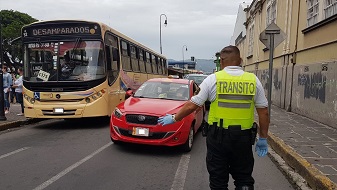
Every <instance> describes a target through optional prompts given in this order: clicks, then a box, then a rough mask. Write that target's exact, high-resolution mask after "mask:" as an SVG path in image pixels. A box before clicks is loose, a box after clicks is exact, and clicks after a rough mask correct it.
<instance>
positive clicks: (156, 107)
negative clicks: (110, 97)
mask: <svg viewBox="0 0 337 190" xmlns="http://www.w3.org/2000/svg"><path fill="white" fill-rule="evenodd" d="M186 102H187V101H186V100H185V101H177V100H166V99H153V98H135V97H130V98H128V99H127V100H125V102H124V103H122V104H120V105H119V106H118V108H119V109H120V110H121V111H122V112H125V113H133V114H134V113H142V114H150V115H164V114H166V113H170V114H172V113H175V112H177V111H178V110H179V109H180V108H181V107H182V106H183V105H184V104H185V103H186Z"/></svg>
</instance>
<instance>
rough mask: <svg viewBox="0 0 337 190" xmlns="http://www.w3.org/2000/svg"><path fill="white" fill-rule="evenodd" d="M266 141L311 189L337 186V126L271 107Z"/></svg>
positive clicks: (334, 187) (320, 189)
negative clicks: (336, 127) (335, 127)
mask: <svg viewBox="0 0 337 190" xmlns="http://www.w3.org/2000/svg"><path fill="white" fill-rule="evenodd" d="M269 132H270V134H269V138H268V143H269V145H270V146H271V147H272V148H273V150H274V151H275V152H276V153H277V154H279V155H280V156H281V157H282V158H283V159H284V160H285V162H286V163H287V164H288V165H290V166H291V167H292V168H293V169H295V171H296V172H297V173H299V174H300V175H301V176H302V177H303V178H304V179H305V180H306V181H307V183H308V184H309V185H310V187H311V188H312V189H319V190H323V189H324V190H325V189H334V190H335V189H337V186H336V183H337V129H334V128H332V127H329V126H326V125H324V124H321V123H318V122H316V121H313V120H311V119H308V118H306V117H303V116H301V115H297V114H294V113H292V112H286V111H285V110H283V109H280V108H278V107H276V106H273V107H272V111H271V123H270V127H269Z"/></svg>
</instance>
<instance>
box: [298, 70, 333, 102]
mask: <svg viewBox="0 0 337 190" xmlns="http://www.w3.org/2000/svg"><path fill="white" fill-rule="evenodd" d="M297 82H298V85H299V86H304V99H306V98H308V99H309V98H316V100H319V101H321V102H322V103H325V90H326V76H324V75H322V73H321V72H318V73H313V74H298V79H297Z"/></svg>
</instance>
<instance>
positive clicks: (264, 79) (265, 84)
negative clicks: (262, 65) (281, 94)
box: [260, 70, 269, 90]
mask: <svg viewBox="0 0 337 190" xmlns="http://www.w3.org/2000/svg"><path fill="white" fill-rule="evenodd" d="M268 79H269V72H268V70H262V71H261V77H260V81H261V84H262V85H263V88H264V89H265V90H268V86H269V84H268V83H269V80H268Z"/></svg>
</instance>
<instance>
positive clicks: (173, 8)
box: [0, 0, 241, 60]
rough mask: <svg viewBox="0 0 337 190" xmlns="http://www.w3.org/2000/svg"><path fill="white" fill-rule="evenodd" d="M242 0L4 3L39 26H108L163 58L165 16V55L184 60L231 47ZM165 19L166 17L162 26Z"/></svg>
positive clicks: (25, 0)
mask: <svg viewBox="0 0 337 190" xmlns="http://www.w3.org/2000/svg"><path fill="white" fill-rule="evenodd" d="M239 3H241V2H238V1H237V0H226V1H224V0H212V1H206V0H72V1H70V0H57V1H55V0H29V1H28V0H15V1H14V0H13V1H9V0H0V4H1V9H7V10H10V9H12V10H17V11H20V12H23V13H27V14H29V15H31V16H32V17H34V18H36V19H38V20H53V19H84V20H92V21H98V22H103V23H105V24H107V25H109V26H111V27H113V28H114V29H116V30H118V31H120V32H122V33H124V34H126V35H127V36H129V37H131V38H133V39H135V40H136V41H138V42H140V43H142V44H144V45H146V46H148V47H150V48H151V49H153V50H155V51H157V52H159V51H160V50H159V24H160V14H166V15H167V18H168V25H167V27H164V25H163V24H162V46H163V54H164V55H166V57H167V58H170V59H176V60H181V59H182V46H183V45H187V46H188V51H187V52H185V54H186V56H185V57H186V58H189V57H190V56H195V57H196V58H199V59H202V58H205V59H210V58H211V57H212V56H213V55H214V53H215V52H217V51H219V50H220V49H221V48H223V47H224V46H226V45H228V44H229V43H230V38H231V36H232V34H233V30H234V24H235V19H236V14H237V10H238V7H239ZM164 20H165V18H164V17H162V23H164Z"/></svg>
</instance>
